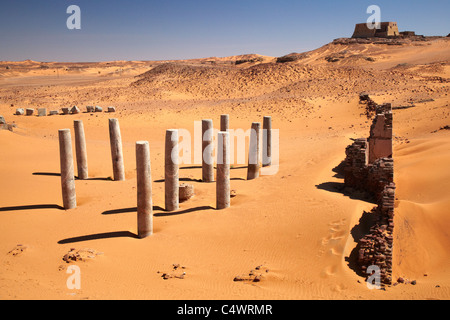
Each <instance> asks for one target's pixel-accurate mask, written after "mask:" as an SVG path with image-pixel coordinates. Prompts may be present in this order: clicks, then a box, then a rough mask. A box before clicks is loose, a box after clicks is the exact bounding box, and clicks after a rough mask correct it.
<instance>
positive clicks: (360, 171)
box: [344, 138, 369, 189]
mask: <svg viewBox="0 0 450 320" xmlns="http://www.w3.org/2000/svg"><path fill="white" fill-rule="evenodd" d="M368 151H369V150H368V143H367V139H365V138H361V139H356V140H355V142H354V143H353V144H351V145H349V146H348V147H347V148H346V150H345V154H346V158H345V167H344V181H345V185H346V186H348V187H352V188H356V189H363V188H364V187H365V185H366V180H367V164H368V162H367V159H368V158H369V157H368V156H369V154H368Z"/></svg>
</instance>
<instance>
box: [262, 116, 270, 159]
mask: <svg viewBox="0 0 450 320" xmlns="http://www.w3.org/2000/svg"><path fill="white" fill-rule="evenodd" d="M262 158H263V159H262V165H263V167H268V166H270V165H271V164H272V117H264V121H263V152H262Z"/></svg>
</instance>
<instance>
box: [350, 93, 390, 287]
mask: <svg viewBox="0 0 450 320" xmlns="http://www.w3.org/2000/svg"><path fill="white" fill-rule="evenodd" d="M360 101H363V102H365V103H367V106H368V109H367V110H368V113H367V114H370V113H372V112H374V111H375V112H376V114H375V117H374V118H373V123H372V126H371V129H370V136H369V137H368V138H360V139H355V140H354V142H353V144H351V145H350V146H348V147H347V148H346V152H345V153H346V159H345V167H344V181H345V186H346V187H350V188H352V189H355V190H360V191H365V192H368V193H370V194H371V195H372V196H373V198H374V200H375V201H376V203H377V207H375V208H374V209H373V210H372V211H371V214H372V215H373V217H375V221H376V222H375V223H374V225H373V226H372V227H371V228H370V231H369V233H368V234H366V235H365V236H364V237H363V238H362V239H360V240H359V242H358V245H357V250H358V266H359V267H360V271H361V272H362V273H364V274H366V275H367V277H369V276H370V275H369V274H367V273H366V272H367V270H368V268H369V267H370V266H372V265H375V266H378V267H379V268H380V271H381V284H382V285H383V286H385V285H391V284H392V246H393V239H394V238H393V231H394V202H395V183H394V160H393V158H392V138H393V134H392V108H391V105H390V104H384V105H376V104H374V102H373V100H371V99H370V97H369V96H368V94H365V93H362V94H361V95H360Z"/></svg>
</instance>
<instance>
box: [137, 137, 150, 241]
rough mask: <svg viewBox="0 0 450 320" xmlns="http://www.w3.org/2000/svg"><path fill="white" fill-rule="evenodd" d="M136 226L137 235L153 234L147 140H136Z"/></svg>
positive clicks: (140, 236) (144, 236)
mask: <svg viewBox="0 0 450 320" xmlns="http://www.w3.org/2000/svg"><path fill="white" fill-rule="evenodd" d="M136 175H137V177H136V178H137V227H138V237H139V238H146V237H148V236H150V235H152V234H153V202H152V176H151V165H150V148H149V145H148V142H147V141H137V142H136Z"/></svg>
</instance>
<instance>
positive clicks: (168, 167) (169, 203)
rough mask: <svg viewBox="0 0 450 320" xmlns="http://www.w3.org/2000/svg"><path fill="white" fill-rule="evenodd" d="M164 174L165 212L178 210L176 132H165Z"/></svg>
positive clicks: (171, 130)
mask: <svg viewBox="0 0 450 320" xmlns="http://www.w3.org/2000/svg"><path fill="white" fill-rule="evenodd" d="M164 174H165V178H164V184H165V204H166V211H176V210H178V208H179V196H178V195H179V178H178V130H173V129H170V130H167V131H166V145H165V164H164Z"/></svg>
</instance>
